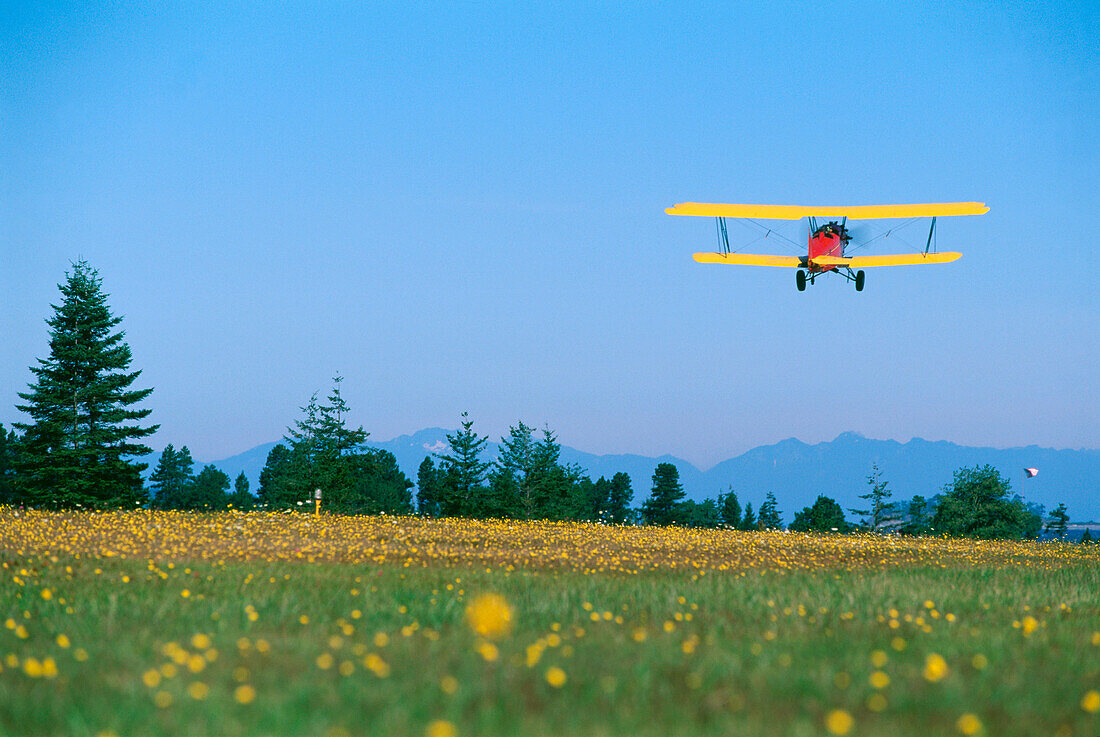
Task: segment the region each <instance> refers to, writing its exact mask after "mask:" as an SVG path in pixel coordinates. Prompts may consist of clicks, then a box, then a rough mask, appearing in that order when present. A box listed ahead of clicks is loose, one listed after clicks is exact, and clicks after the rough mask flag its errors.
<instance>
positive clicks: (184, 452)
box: [149, 443, 195, 509]
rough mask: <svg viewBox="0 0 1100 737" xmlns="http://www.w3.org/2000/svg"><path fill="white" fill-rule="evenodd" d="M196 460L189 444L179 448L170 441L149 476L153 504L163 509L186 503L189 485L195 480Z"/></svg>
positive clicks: (175, 507)
mask: <svg viewBox="0 0 1100 737" xmlns="http://www.w3.org/2000/svg"><path fill="white" fill-rule="evenodd" d="M194 465H195V462H194V461H193V460H192V459H191V451H190V450H188V449H187V446H186V445H185V446H183V447H182V448H180V449H179V450H176V449H175V448H174V447H172V444H171V443H169V444H168V445H167V446H165V448H164V451H163V452H162V453H161V454H160V458H159V459H158V460H157V465H156V468H154V469H153V473H152V474H151V475H150V476H149V488H150V489H152V491H153V505H154V506H157V507H160V508H161V509H179V508H180V506H181V505H182V504H183V503H184V495H185V492H186V490H187V487H188V485H189V484H190V483H191V482H192V481H193V480H194V476H193V475H192V469H193V468H194Z"/></svg>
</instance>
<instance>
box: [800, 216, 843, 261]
mask: <svg viewBox="0 0 1100 737" xmlns="http://www.w3.org/2000/svg"><path fill="white" fill-rule="evenodd" d="M847 243H848V232H847V230H846V229H845V228H844V226H843V225H838V224H836V223H828V224H827V225H823V226H821V227H820V228H818V229H817V230H814V231H811V232H810V243H809V257H808V258H807V263H809V264H810V266H809V270H810V272H811V273H817V272H822V271H831V270H833V269H835V268H836V266H832V265H825V266H819V265H817V264H814V262H813V259H814V258H816V257H818V256H837V257H843V256H844V246H845V245H846V244H847Z"/></svg>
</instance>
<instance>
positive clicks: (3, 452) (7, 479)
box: [0, 422, 19, 504]
mask: <svg viewBox="0 0 1100 737" xmlns="http://www.w3.org/2000/svg"><path fill="white" fill-rule="evenodd" d="M18 442H19V439H18V437H17V436H16V434H15V430H5V429H4V423H2V422H0V504H12V503H14V502H15V454H16V452H17V449H18V447H19V446H18Z"/></svg>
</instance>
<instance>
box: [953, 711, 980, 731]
mask: <svg viewBox="0 0 1100 737" xmlns="http://www.w3.org/2000/svg"><path fill="white" fill-rule="evenodd" d="M955 728H956V729H957V730H959V731H960V732H962V733H963V734H966V735H972V734H978V733H979V732H981V731H982V720H981V719H978V717H977V716H976V715H974V714H971V713H969V712H967V713H966V714H963V715H962V716H961V717H959V718H958V719H957V720H956V721H955Z"/></svg>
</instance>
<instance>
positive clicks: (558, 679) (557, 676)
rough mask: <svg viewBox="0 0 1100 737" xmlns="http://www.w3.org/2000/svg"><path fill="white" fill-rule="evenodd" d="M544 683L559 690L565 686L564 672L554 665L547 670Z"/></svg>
mask: <svg viewBox="0 0 1100 737" xmlns="http://www.w3.org/2000/svg"><path fill="white" fill-rule="evenodd" d="M546 682H547V683H549V684H550V685H551V686H553V687H554V688H561V687H562V686H564V685H565V671H563V670H562V669H561V668H559V667H557V666H556V665H554V666H551V667H549V668H547V669H546Z"/></svg>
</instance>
